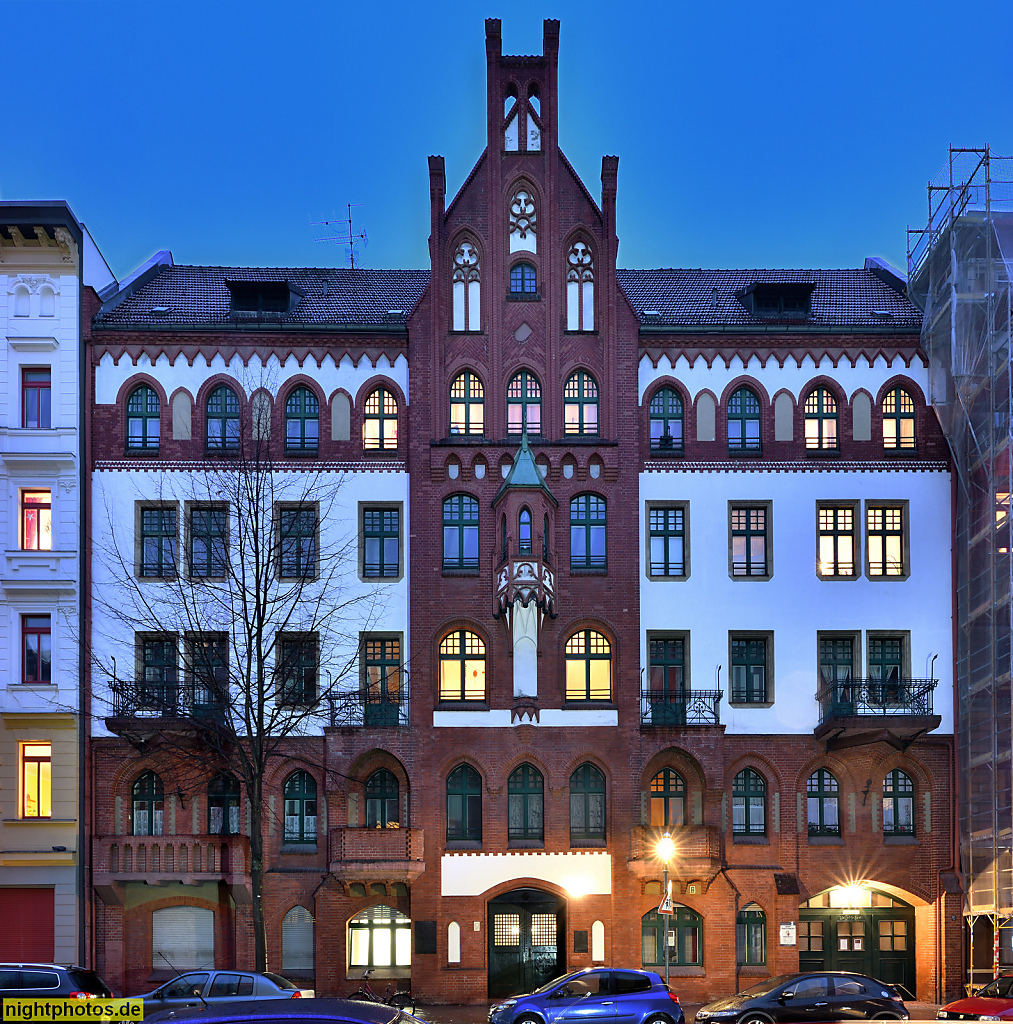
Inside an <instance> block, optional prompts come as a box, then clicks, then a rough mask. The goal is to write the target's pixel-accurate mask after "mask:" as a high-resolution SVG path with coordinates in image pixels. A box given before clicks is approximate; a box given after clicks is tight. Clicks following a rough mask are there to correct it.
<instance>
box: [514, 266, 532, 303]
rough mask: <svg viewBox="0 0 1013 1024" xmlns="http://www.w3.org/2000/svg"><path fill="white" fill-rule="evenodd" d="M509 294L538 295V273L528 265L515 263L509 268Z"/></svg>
mask: <svg viewBox="0 0 1013 1024" xmlns="http://www.w3.org/2000/svg"><path fill="white" fill-rule="evenodd" d="M510 294H511V295H537V294H538V271H537V270H535V268H534V267H533V266H532V265H531V264H530V263H515V264H514V265H513V266H512V267H511V268H510Z"/></svg>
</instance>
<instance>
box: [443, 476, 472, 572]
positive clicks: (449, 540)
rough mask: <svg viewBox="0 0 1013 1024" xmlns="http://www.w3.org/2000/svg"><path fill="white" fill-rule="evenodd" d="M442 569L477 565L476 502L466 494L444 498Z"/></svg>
mask: <svg viewBox="0 0 1013 1024" xmlns="http://www.w3.org/2000/svg"><path fill="white" fill-rule="evenodd" d="M443 568H444V569H445V570H446V569H450V570H454V569H477V568H478V501H476V499H475V498H473V497H471V495H470V494H453V495H451V496H450V497H449V498H446V499H444V502H443Z"/></svg>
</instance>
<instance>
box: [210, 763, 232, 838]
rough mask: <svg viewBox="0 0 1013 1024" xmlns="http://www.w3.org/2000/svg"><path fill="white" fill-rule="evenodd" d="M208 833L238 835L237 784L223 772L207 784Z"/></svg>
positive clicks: (230, 776)
mask: <svg viewBox="0 0 1013 1024" xmlns="http://www.w3.org/2000/svg"><path fill="white" fill-rule="evenodd" d="M208 833H209V834H210V835H213V836H214V835H223V836H237V835H239V783H238V782H237V781H236V777H235V776H234V775H229V774H228V773H225V772H223V773H221V774H219V775H216V776H215V777H214V778H213V779H212V780H211V781H210V782H209V783H208Z"/></svg>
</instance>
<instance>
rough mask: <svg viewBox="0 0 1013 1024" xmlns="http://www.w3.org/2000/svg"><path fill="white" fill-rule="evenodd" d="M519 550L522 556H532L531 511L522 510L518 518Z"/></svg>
mask: <svg viewBox="0 0 1013 1024" xmlns="http://www.w3.org/2000/svg"><path fill="white" fill-rule="evenodd" d="M517 550H518V552H520V554H522V555H530V554H531V511H530V509H528V508H522V509H521V511H520V513H519V515H518V516H517Z"/></svg>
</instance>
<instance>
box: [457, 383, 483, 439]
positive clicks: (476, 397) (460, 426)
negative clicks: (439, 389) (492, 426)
mask: <svg viewBox="0 0 1013 1024" xmlns="http://www.w3.org/2000/svg"><path fill="white" fill-rule="evenodd" d="M484 431H485V388H484V387H482V382H481V381H480V380H479V379H478V377H477V376H476V375H475V374H474V373H472V372H471V370H465V371H464V372H463V373H459V374H458V375H457V376H456V377H455V378H454V380H453V382H452V383H451V385H450V433H451V434H467V435H470V436H472V437H481V436H482V434H483V432H484Z"/></svg>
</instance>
